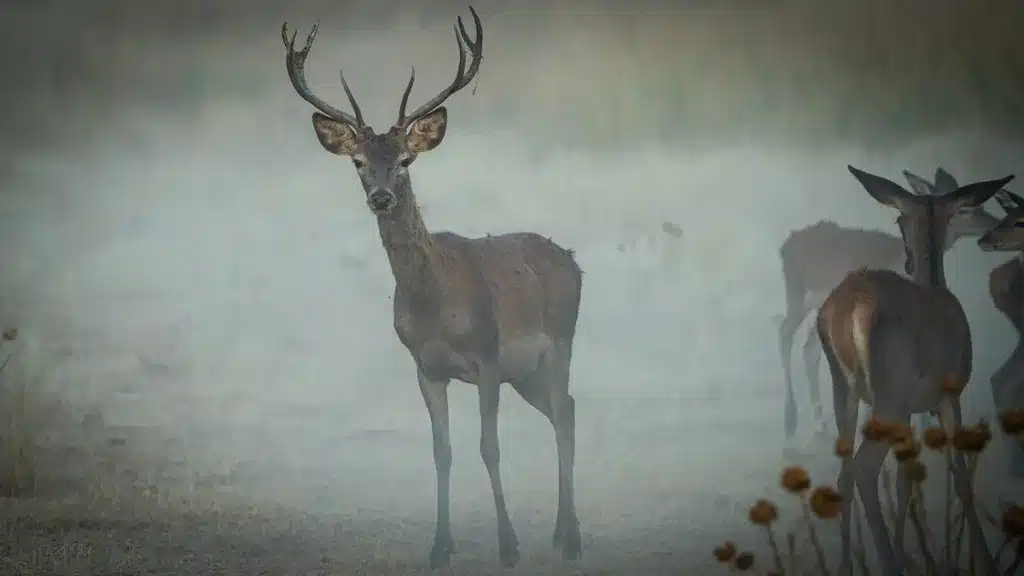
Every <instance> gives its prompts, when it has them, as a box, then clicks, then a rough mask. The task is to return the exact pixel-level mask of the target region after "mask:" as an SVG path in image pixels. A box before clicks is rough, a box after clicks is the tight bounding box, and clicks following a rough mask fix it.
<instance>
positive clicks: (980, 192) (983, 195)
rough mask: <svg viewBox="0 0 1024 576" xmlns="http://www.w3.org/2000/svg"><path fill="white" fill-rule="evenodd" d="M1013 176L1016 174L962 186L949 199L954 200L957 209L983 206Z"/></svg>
mask: <svg viewBox="0 0 1024 576" xmlns="http://www.w3.org/2000/svg"><path fill="white" fill-rule="evenodd" d="M1013 178H1014V175H1013V174H1011V175H1009V176H1006V177H1003V178H1000V179H998V180H986V181H984V182H975V183H973V184H968V185H966V186H961V187H960V188H957V189H956V190H954V191H953V193H952V194H950V195H949V199H950V200H952V201H953V202H954V204H955V206H956V208H957V210H963V209H964V208H974V207H975V206H981V205H982V204H984V203H985V202H987V201H988V199H989V198H991V197H993V196H995V195H996V192H999V191H1000V190H1002V188H1003V186H1005V185H1006V183H1007V182H1009V181H1010V180H1013Z"/></svg>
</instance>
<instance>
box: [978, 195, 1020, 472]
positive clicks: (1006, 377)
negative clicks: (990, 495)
mask: <svg viewBox="0 0 1024 576" xmlns="http://www.w3.org/2000/svg"><path fill="white" fill-rule="evenodd" d="M996 200H998V201H999V204H1000V205H1001V206H1002V207H1003V209H1004V210H1005V211H1006V217H1005V218H1004V219H1003V221H1002V222H1000V223H999V225H998V226H996V227H995V228H993V229H992V230H991V231H990V232H989V233H988V234H986V235H984V236H982V237H981V238H979V239H978V246H979V247H981V249H982V250H984V251H986V252H1017V255H1016V256H1015V257H1013V258H1011V259H1009V260H1007V261H1006V262H1003V263H1002V264H1000V265H999V266H996V267H995V268H994V269H993V270H992V272H990V273H989V282H988V287H989V296H990V297H991V298H992V303H993V305H995V308H996V310H998V311H999V312H1000V313H1002V315H1003V316H1005V317H1006V319H1007V320H1009V321H1010V323H1011V324H1012V325H1013V327H1014V329H1015V330H1016V331H1017V345H1016V346H1015V347H1014V350H1013V352H1012V353H1011V354H1010V357H1009V358H1007V359H1006V361H1005V362H1003V364H1002V366H1000V367H999V368H998V369H997V370H996V371H995V372H994V373H993V374H992V378H991V380H990V383H991V386H992V400H993V403H994V404H995V407H996V412H1000V413H1001V412H1003V411H1006V410H1011V409H1019V408H1024V261H1022V258H1024V199H1022V198H1021V197H1020V196H1017V195H1016V194H1014V193H1012V192H1010V191H1009V190H1001V191H999V192H998V193H997V194H996ZM1008 448H1009V451H1010V454H1009V456H1010V458H1009V468H1010V475H1011V476H1012V477H1014V478H1022V477H1024V441H1022V440H1019V439H1017V440H1013V439H1009V442H1008Z"/></svg>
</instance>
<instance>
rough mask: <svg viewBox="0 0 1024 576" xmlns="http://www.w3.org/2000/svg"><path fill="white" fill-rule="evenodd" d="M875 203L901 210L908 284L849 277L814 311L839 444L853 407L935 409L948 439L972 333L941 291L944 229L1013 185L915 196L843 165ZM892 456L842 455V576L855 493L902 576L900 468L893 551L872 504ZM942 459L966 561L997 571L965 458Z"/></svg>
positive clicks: (881, 451) (885, 277)
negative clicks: (960, 517)
mask: <svg viewBox="0 0 1024 576" xmlns="http://www.w3.org/2000/svg"><path fill="white" fill-rule="evenodd" d="M849 170H850V172H851V173H852V174H853V175H854V177H855V178H857V180H858V181H859V182H860V184H861V185H862V186H863V187H864V189H865V190H867V192H868V194H870V195H871V197H872V198H874V199H875V200H876V201H877V202H879V203H881V204H883V205H885V206H888V207H890V208H894V209H896V210H897V211H898V212H899V217H898V218H897V219H896V223H897V224H898V225H899V229H900V235H901V236H902V238H903V243H904V246H905V254H906V264H905V268H906V272H907V274H908V275H909V276H910V278H907V277H906V276H903V275H901V274H898V273H896V272H894V271H892V270H886V269H859V270H856V271H853V272H850V273H848V274H847V275H846V277H845V278H844V279H843V280H842V281H841V282H840V283H839V285H838V286H836V287H835V289H834V290H832V292H831V293H830V294H829V295H828V297H827V298H826V299H825V301H824V303H822V305H821V307H820V308H819V309H818V315H817V324H816V327H817V333H818V337H819V338H820V339H821V344H822V351H823V352H824V355H825V360H826V362H827V363H828V366H829V371H830V372H831V375H832V398H833V405H834V409H835V418H836V426H837V427H838V428H839V438H840V439H841V440H844V441H846V442H849V443H851V445H852V444H853V442H854V440H855V434H856V430H857V417H858V412H859V408H860V402H864V403H865V404H867V405H868V406H869V407H870V409H871V411H872V416H874V417H876V418H878V419H880V420H881V421H884V422H887V423H892V424H904V425H909V423H910V417H911V415H912V414H915V413H922V412H928V411H932V410H938V413H939V421H940V423H941V425H942V427H943V428H944V429H945V430H946V433H947V434H948V435H949V436H950V437H952V436H953V434H954V432H955V431H956V430H957V429H959V428H960V427H961V424H962V422H961V421H962V413H961V408H960V397H959V394H952V393H949V392H948V391H947V390H946V384H947V383H948V382H950V381H953V382H954V383H955V384H957V385H962V386H966V384H967V383H968V382H969V381H970V378H971V371H972V362H973V351H972V348H971V331H970V326H969V325H968V323H967V316H966V314H965V313H964V310H963V307H962V306H961V305H960V301H959V300H958V299H957V297H956V296H955V295H953V293H952V292H950V291H949V289H948V288H947V287H946V274H945V269H944V266H943V260H944V249H945V247H947V246H948V235H949V223H950V220H952V219H953V218H954V217H955V215H956V214H957V213H959V212H960V211H961V210H963V209H964V208H972V207H976V206H981V205H982V204H983V203H984V202H985V201H987V200H988V199H989V198H991V197H992V196H993V195H994V194H995V193H996V192H998V191H999V190H1000V189H1001V188H1002V187H1003V185H1005V184H1006V183H1007V182H1009V181H1010V180H1012V179H1013V176H1007V177H1005V178H1001V179H999V180H991V181H986V182H977V183H974V184H968V185H966V186H962V187H958V188H957V189H955V190H952V191H950V192H949V193H946V194H943V195H935V194H927V195H915V194H912V193H911V192H909V191H907V190H906V189H904V188H903V187H901V186H900V185H899V184H896V183H895V182H892V181H891V180H887V179H885V178H882V177H880V176H875V175H872V174H868V173H867V172H863V171H861V170H858V169H856V168H854V167H853V166H850V167H849ZM888 453H889V443H888V441H887V440H885V439H882V440H878V439H872V438H867V437H865V438H864V439H863V440H862V442H861V443H860V446H859V447H858V449H857V453H856V455H855V456H850V455H847V456H844V457H843V461H842V466H841V469H840V473H839V492H840V494H841V495H842V498H843V506H842V508H843V509H842V520H841V529H840V534H841V536H842V546H843V551H842V559H841V562H840V572H841V573H842V574H850V573H851V570H852V565H851V557H850V512H851V510H850V504H851V502H852V497H853V486H854V483H856V487H857V491H858V492H859V493H860V496H861V503H862V505H863V509H864V515H865V519H866V521H867V524H868V526H869V527H870V529H871V533H872V536H873V537H874V543H875V547H876V550H877V551H878V555H879V558H880V560H881V565H882V574H884V575H885V576H900V575H902V574H904V573H905V570H904V567H903V566H902V561H903V558H902V556H903V527H904V523H903V522H902V519H904V518H905V517H906V512H907V506H908V502H909V496H910V478H909V477H908V476H907V474H906V470H905V467H903V466H901V467H899V469H898V472H897V479H896V489H897V502H898V510H897V515H896V518H897V522H896V526H895V538H894V542H895V551H894V549H893V548H894V547H893V541H890V539H889V532H888V530H887V529H886V527H885V520H884V518H883V516H882V508H881V505H880V503H879V499H878V473H879V471H880V470H881V467H882V463H883V461H884V460H885V457H886V455H887V454H888ZM946 456H947V460H948V461H949V466H950V469H951V472H952V474H953V481H954V485H955V488H956V492H957V496H958V497H959V498H960V501H961V505H962V506H963V510H964V517H965V518H966V521H967V526H968V529H969V534H970V541H971V547H972V552H973V554H972V557H973V558H974V559H976V560H978V561H980V563H981V565H982V568H983V573H984V574H989V575H992V576H995V575H996V574H998V570H997V567H996V564H995V560H994V559H993V557H992V554H991V553H990V552H989V549H988V546H987V545H986V543H985V536H984V533H983V531H982V528H981V523H980V521H979V520H978V513H977V510H976V508H975V505H974V499H973V488H972V486H971V478H970V476H969V474H968V472H967V464H966V461H965V459H964V457H963V455H962V454H960V453H959V452H957V453H956V454H954V451H953V449H952V448H951V447H947V448H946Z"/></svg>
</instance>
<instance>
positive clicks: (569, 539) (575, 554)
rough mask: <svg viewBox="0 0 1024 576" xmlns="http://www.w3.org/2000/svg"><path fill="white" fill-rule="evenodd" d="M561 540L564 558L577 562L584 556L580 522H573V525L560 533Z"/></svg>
mask: <svg viewBox="0 0 1024 576" xmlns="http://www.w3.org/2000/svg"><path fill="white" fill-rule="evenodd" d="M560 540H561V541H560V544H561V548H562V558H564V559H565V560H568V561H570V562H575V561H577V560H579V559H580V558H581V557H582V556H583V550H582V545H581V543H580V528H579V525H578V524H575V523H573V525H572V526H570V527H566V528H565V529H564V530H563V532H562V534H560Z"/></svg>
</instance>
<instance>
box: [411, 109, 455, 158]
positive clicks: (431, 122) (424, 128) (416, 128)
mask: <svg viewBox="0 0 1024 576" xmlns="http://www.w3.org/2000/svg"><path fill="white" fill-rule="evenodd" d="M447 128H448V110H447V109H446V108H445V107H444V106H442V107H440V108H438V109H437V110H434V111H433V112H431V113H430V114H427V115H426V116H424V117H422V118H420V119H418V120H416V121H415V122H413V123H412V126H411V127H410V128H409V133H408V134H406V136H405V145H406V147H407V148H408V149H409V151H410V152H412V153H413V154H419V153H420V152H426V151H427V150H433V149H434V148H437V146H438V145H439V144H440V143H441V141H442V140H444V133H445V130H446V129H447Z"/></svg>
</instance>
